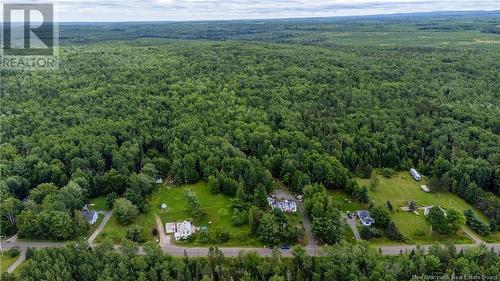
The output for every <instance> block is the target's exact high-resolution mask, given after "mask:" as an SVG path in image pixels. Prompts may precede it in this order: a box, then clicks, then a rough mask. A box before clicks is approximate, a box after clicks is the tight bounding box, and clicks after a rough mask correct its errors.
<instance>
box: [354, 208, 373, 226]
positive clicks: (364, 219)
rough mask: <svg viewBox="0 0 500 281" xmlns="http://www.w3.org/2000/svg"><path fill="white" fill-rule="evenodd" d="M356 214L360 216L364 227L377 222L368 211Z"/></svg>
mask: <svg viewBox="0 0 500 281" xmlns="http://www.w3.org/2000/svg"><path fill="white" fill-rule="evenodd" d="M356 214H357V215H358V218H359V220H360V221H361V224H362V225H364V226H371V225H372V223H374V222H375V220H374V219H373V218H372V217H370V212H368V211H367V210H361V211H357V212H356Z"/></svg>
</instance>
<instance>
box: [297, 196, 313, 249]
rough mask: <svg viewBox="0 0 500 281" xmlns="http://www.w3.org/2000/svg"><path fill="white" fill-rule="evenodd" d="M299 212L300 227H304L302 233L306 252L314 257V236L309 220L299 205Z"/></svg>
mask: <svg viewBox="0 0 500 281" xmlns="http://www.w3.org/2000/svg"><path fill="white" fill-rule="evenodd" d="M299 212H300V214H301V215H302V225H303V226H304V232H305V234H306V237H307V245H306V251H307V253H308V254H311V255H315V254H316V250H317V245H316V239H314V234H313V232H312V225H311V220H310V219H309V217H308V216H307V214H306V212H305V210H304V207H303V206H302V204H299Z"/></svg>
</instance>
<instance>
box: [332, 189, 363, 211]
mask: <svg viewBox="0 0 500 281" xmlns="http://www.w3.org/2000/svg"><path fill="white" fill-rule="evenodd" d="M329 193H330V195H331V197H332V200H333V202H334V203H335V204H337V205H338V207H339V210H341V211H344V212H347V211H349V212H355V211H357V210H364V209H366V208H368V204H362V203H359V202H357V201H355V200H352V198H351V197H350V196H349V195H347V194H346V193H345V192H343V191H340V190H334V191H329Z"/></svg>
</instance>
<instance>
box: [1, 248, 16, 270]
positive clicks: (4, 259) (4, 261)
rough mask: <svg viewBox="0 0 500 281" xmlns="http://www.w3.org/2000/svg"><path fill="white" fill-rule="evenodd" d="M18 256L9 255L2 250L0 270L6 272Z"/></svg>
mask: <svg viewBox="0 0 500 281" xmlns="http://www.w3.org/2000/svg"><path fill="white" fill-rule="evenodd" d="M18 258H19V256H17V257H13V258H12V257H11V256H9V255H8V254H7V253H5V252H3V255H2V256H0V263H1V266H0V268H1V272H2V273H3V272H6V271H7V269H8V268H9V267H10V266H11V265H12V264H13V263H14V262H15V261H16V260H17V259H18Z"/></svg>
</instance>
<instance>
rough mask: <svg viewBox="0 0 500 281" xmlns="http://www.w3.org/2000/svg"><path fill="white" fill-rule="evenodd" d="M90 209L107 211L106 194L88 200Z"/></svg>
mask: <svg viewBox="0 0 500 281" xmlns="http://www.w3.org/2000/svg"><path fill="white" fill-rule="evenodd" d="M90 204H93V205H91V208H92V210H96V211H109V210H110V208H108V204H107V203H106V196H99V197H97V198H94V199H92V200H90Z"/></svg>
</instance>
